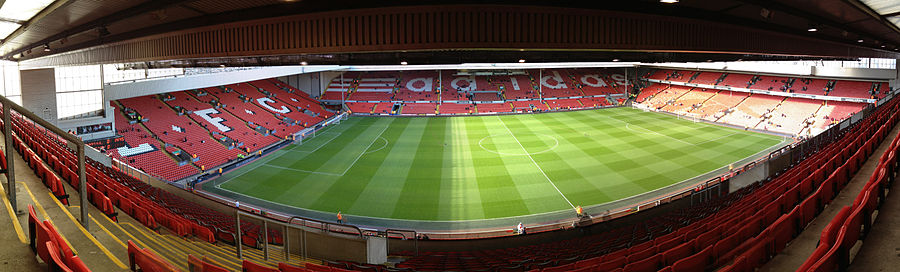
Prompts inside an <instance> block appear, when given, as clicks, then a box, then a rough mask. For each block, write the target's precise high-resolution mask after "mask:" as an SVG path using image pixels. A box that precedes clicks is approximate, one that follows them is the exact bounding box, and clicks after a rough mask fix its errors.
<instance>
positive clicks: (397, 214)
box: [384, 118, 447, 220]
mask: <svg viewBox="0 0 900 272" xmlns="http://www.w3.org/2000/svg"><path fill="white" fill-rule="evenodd" d="M421 120H424V121H425V124H424V132H423V134H422V137H421V138H420V141H419V142H418V145H417V147H418V148H416V150H415V151H414V152H412V154H413V155H414V157H415V158H414V159H413V161H412V167H410V168H409V169H408V170H407V171H409V173H408V175H407V178H406V182H404V183H403V190H402V191H401V192H400V196H399V200H398V202H397V205H396V206H394V207H393V208H394V209H393V210H394V213H393V218H404V219H408V218H419V219H425V220H437V219H438V217H437V216H438V209H439V206H438V204H439V201H437V200H438V199H439V198H440V191H439V190H440V188H441V175H442V170H443V159H444V156H443V154H444V150H445V148H446V146H445V141H444V139H445V136H446V133H445V132H446V129H445V125H446V124H447V118H426V119H421ZM384 208H385V209H389V208H390V207H384Z"/></svg>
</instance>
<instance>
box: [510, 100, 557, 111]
mask: <svg viewBox="0 0 900 272" xmlns="http://www.w3.org/2000/svg"><path fill="white" fill-rule="evenodd" d="M509 103H510V104H511V105H512V107H513V110H515V111H547V110H550V107H548V106H547V104H544V103H541V102H540V100H537V101H512V102H509Z"/></svg>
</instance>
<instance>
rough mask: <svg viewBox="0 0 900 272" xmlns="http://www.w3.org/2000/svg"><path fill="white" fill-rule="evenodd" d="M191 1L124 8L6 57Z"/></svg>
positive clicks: (172, 0)
mask: <svg viewBox="0 0 900 272" xmlns="http://www.w3.org/2000/svg"><path fill="white" fill-rule="evenodd" d="M70 1H71V0H58V1H56V2H66V3H68V2H70ZM191 1H197V0H152V1H147V2H144V3H141V4H138V5H136V6H133V7H130V8H126V9H125V10H122V11H119V12H115V13H112V14H110V15H108V16H105V17H101V18H97V19H95V20H93V21H90V22H87V23H84V24H81V25H78V26H74V27H72V28H69V29H66V30H64V31H62V32H59V33H56V34H54V35H52V36H50V37H47V38H44V39H42V40H40V41H37V42H34V43H31V44H28V45H25V46H23V47H19V48H16V49H15V50H13V51H11V52H10V53H8V54H6V55H7V56H12V55H15V54H18V53H21V52H25V51H26V50H28V49H30V48H34V47H37V46H41V45H43V44H47V43H50V42H52V41H55V40H59V39H62V38H64V37H68V36H71V35H75V34H78V33H81V32H85V31H89V30H92V29H95V28H97V27H101V26H105V25H108V24H110V23H113V22H117V21H121V20H124V19H128V18H131V17H134V16H137V15H140V14H144V13H147V12H150V11H154V10H158V9H163V8H166V7H169V6H172V5H177V4H181V3H185V2H191ZM56 2H54V4H56ZM51 6H53V5H51ZM49 8H50V7H48V9H49ZM57 8H58V7H57ZM51 12H52V11H51ZM41 13H43V11H41ZM47 14H49V13H47ZM35 19H40V18H38V16H35V17H34V18H32V20H29V23H31V22H37V20H35ZM24 28H25V27H24V25H23V27H20V28H19V30H23V31H22V32H24ZM17 31H18V30H17ZM20 34H21V33H20ZM11 36H12V35H11ZM10 40H12V38H7V39H6V40H4V41H3V42H0V46H3V45H5V44H6V43H7V42H8V41H10Z"/></svg>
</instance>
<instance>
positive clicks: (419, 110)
mask: <svg viewBox="0 0 900 272" xmlns="http://www.w3.org/2000/svg"><path fill="white" fill-rule="evenodd" d="M436 108H437V104H435V103H404V104H403V105H402V106H401V107H400V112H401V113H404V114H436V113H437V109H436Z"/></svg>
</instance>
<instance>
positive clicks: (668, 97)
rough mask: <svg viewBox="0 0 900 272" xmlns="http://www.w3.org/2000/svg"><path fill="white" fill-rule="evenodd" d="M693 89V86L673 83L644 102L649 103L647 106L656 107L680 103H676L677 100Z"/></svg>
mask: <svg viewBox="0 0 900 272" xmlns="http://www.w3.org/2000/svg"><path fill="white" fill-rule="evenodd" d="M691 89H692V88H691V87H685V86H677V85H672V86H669V87H668V88H666V89H663V90H660V91H659V92H657V93H656V94H655V95H653V97H651V98H649V99H647V100H644V103H645V104H647V106H649V107H651V108H655V109H660V108H662V107H665V106H666V105H668V104H676V105H677V104H679V103H676V102H677V101H676V100H677V99H678V98H679V97H681V96H682V95H684V94H686V93H687V92H689V91H690V90H691Z"/></svg>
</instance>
